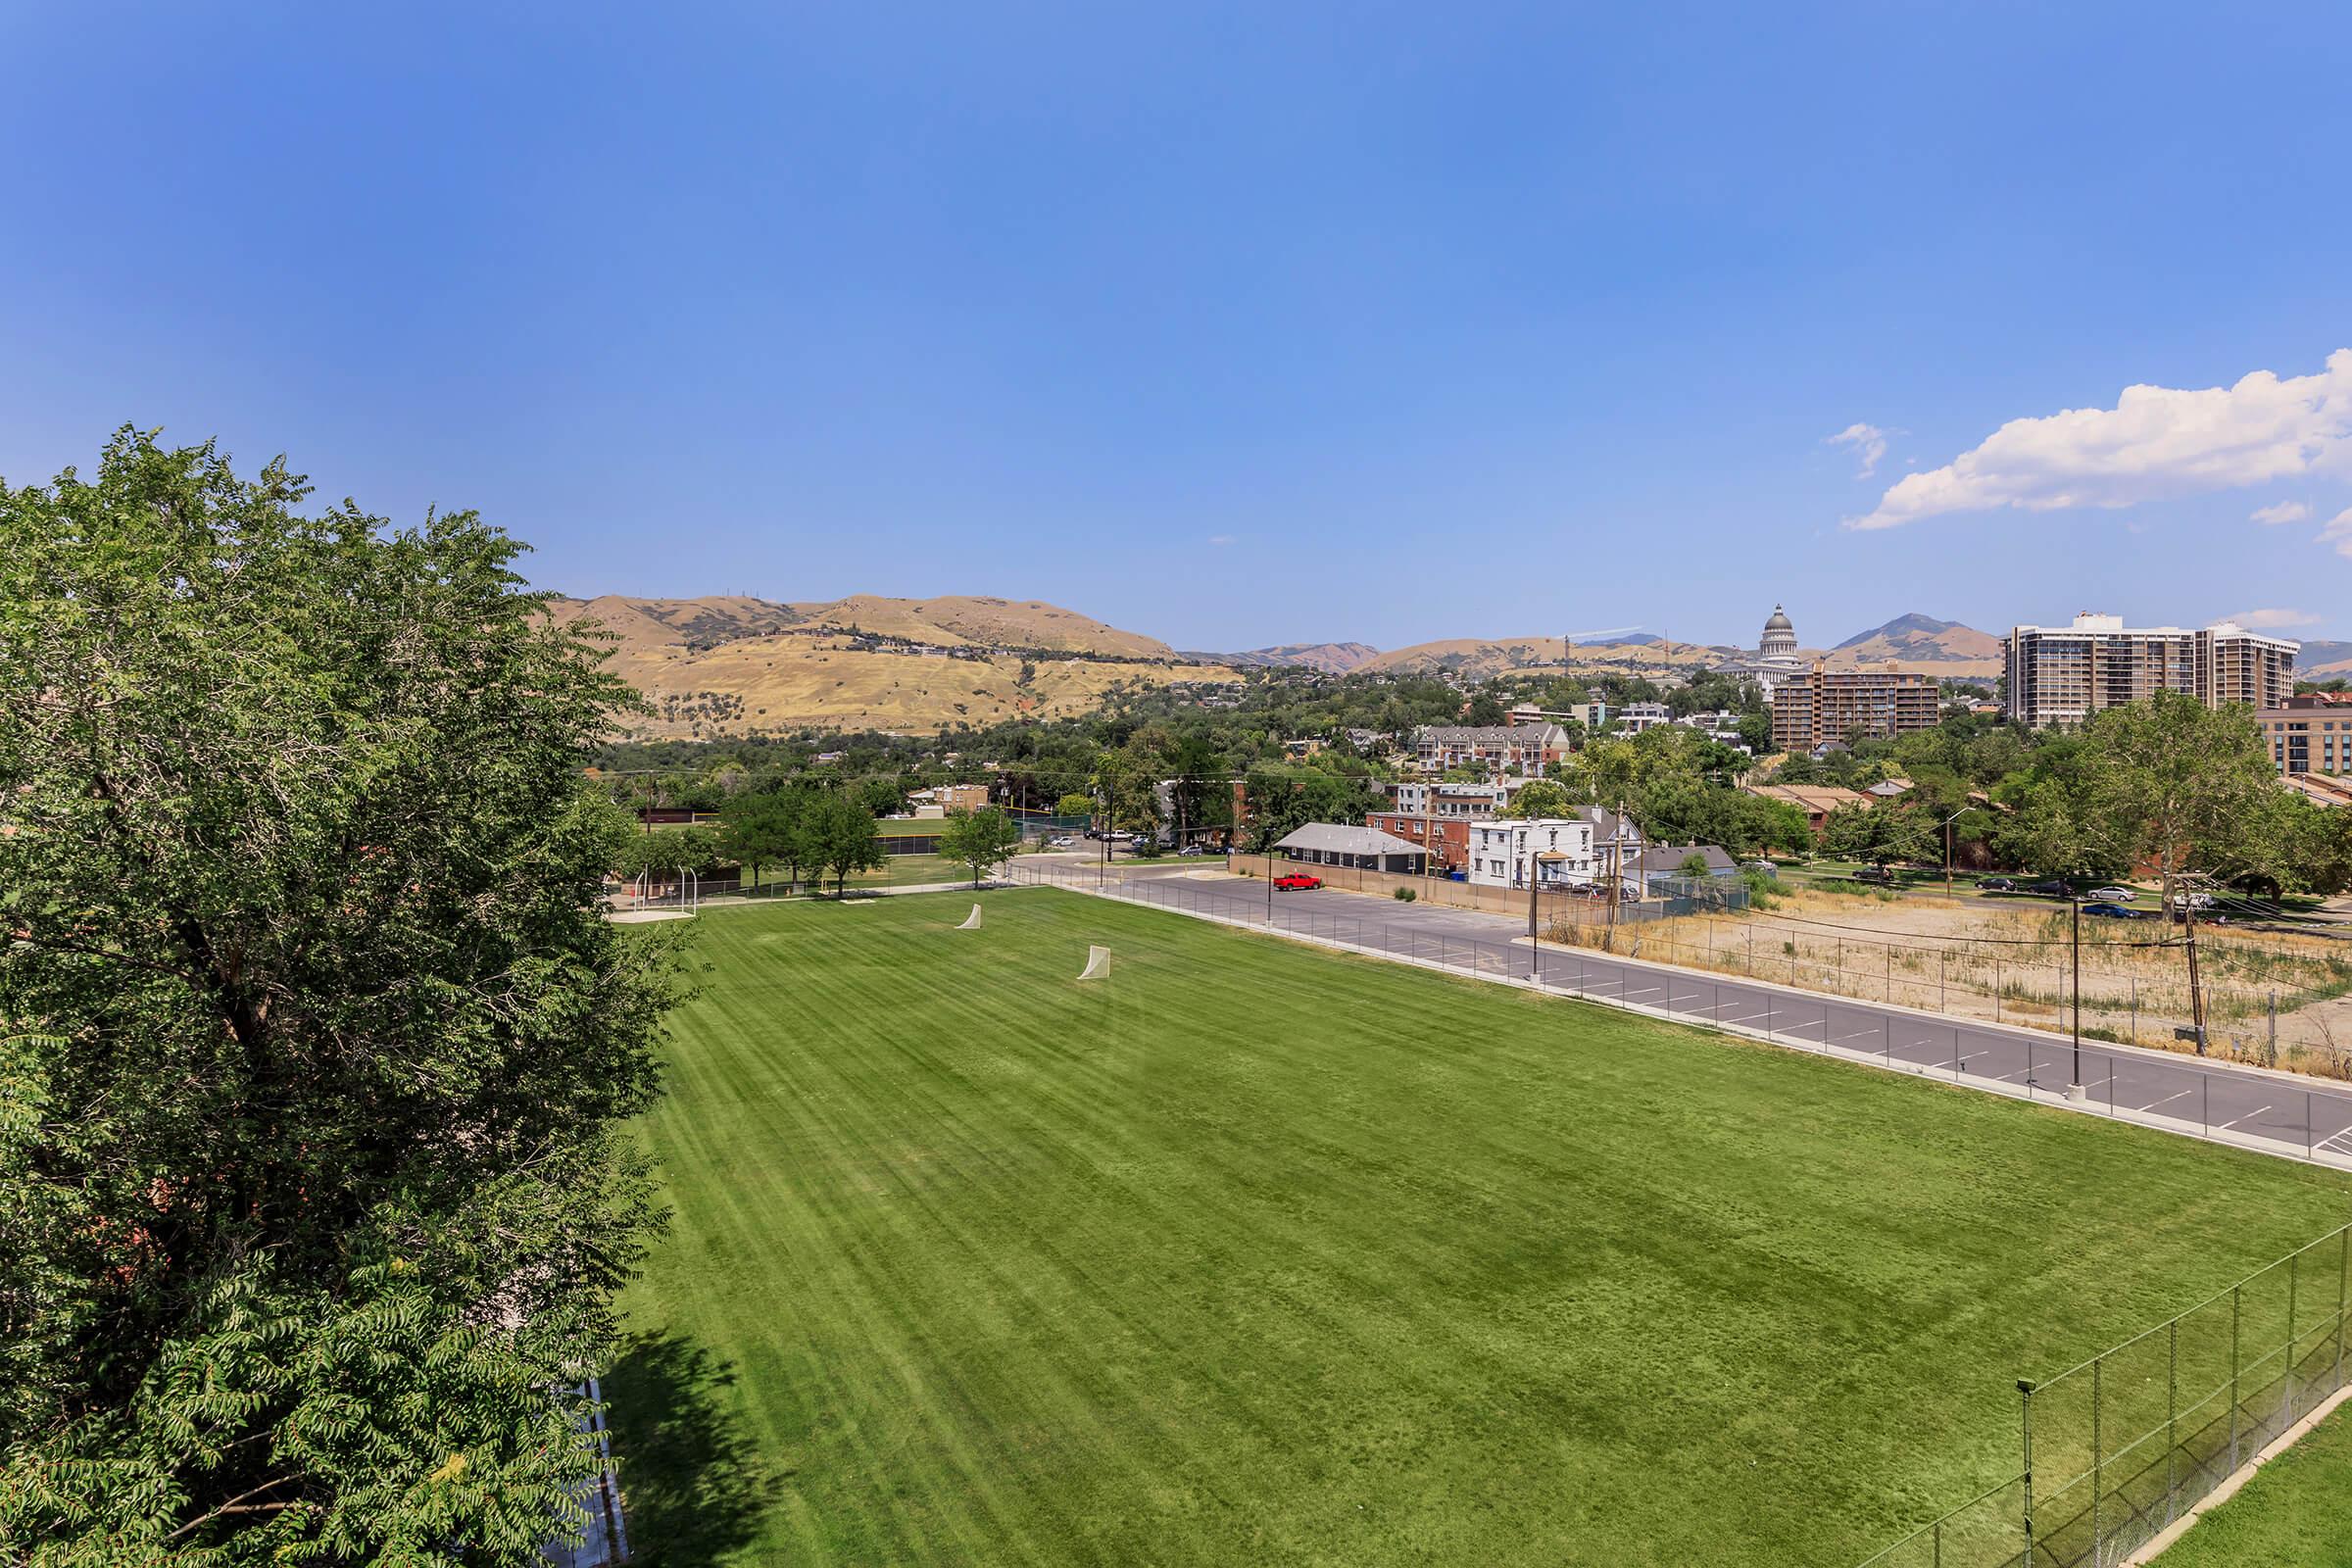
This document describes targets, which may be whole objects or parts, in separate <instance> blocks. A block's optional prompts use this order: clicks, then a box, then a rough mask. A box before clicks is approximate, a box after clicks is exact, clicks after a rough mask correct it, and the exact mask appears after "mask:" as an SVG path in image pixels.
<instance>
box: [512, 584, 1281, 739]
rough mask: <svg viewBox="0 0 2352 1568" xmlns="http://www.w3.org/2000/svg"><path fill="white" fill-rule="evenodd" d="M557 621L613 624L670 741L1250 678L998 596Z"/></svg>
mask: <svg viewBox="0 0 2352 1568" xmlns="http://www.w3.org/2000/svg"><path fill="white" fill-rule="evenodd" d="M551 613H552V614H553V615H554V616H555V618H556V619H558V620H561V621H571V620H578V619H583V618H585V619H592V620H594V621H595V622H597V624H598V625H599V626H600V627H601V628H602V629H603V630H604V632H605V633H606V634H607V635H608V636H609V638H610V639H611V641H610V644H609V646H610V647H611V648H612V651H613V670H614V672H615V673H617V674H619V675H620V676H622V677H623V678H624V679H626V680H627V681H628V682H629V683H630V684H631V685H633V686H635V687H636V688H637V689H638V690H639V691H641V692H643V693H644V694H645V695H646V699H647V701H648V702H650V703H651V704H652V705H653V709H654V714H653V717H652V718H651V719H650V720H641V721H639V722H637V723H635V724H633V725H632V726H631V729H632V731H633V732H636V733H642V734H646V735H650V736H654V737H662V738H676V737H685V736H721V735H742V734H746V733H749V732H750V731H753V730H792V729H802V728H818V729H883V730H895V731H899V732H902V733H907V734H928V733H931V732H934V731H937V730H940V729H943V728H946V727H948V726H950V725H953V724H960V723H972V724H987V723H993V722H996V721H998V720H1000V719H1006V718H1017V717H1020V716H1022V715H1024V714H1027V715H1032V716H1036V717H1043V718H1054V717H1059V716H1062V715H1064V714H1070V713H1079V712H1084V711H1088V710H1089V709H1092V708H1094V707H1097V706H1098V705H1100V704H1101V702H1102V701H1103V696H1104V694H1105V693H1107V692H1108V691H1109V690H1110V689H1111V688H1112V687H1114V686H1117V685H1119V684H1121V683H1122V682H1131V681H1141V682H1145V683H1149V684H1154V685H1165V684H1169V683H1172V682H1179V681H1190V682H1219V683H1221V682H1230V681H1236V680H1239V679H1240V678H1241V676H1240V675H1239V673H1238V672H1236V671H1234V670H1231V669H1227V668H1224V667H1222V666H1218V665H1202V664H1189V663H1183V662H1177V661H1176V659H1175V656H1174V655H1173V654H1172V653H1171V652H1170V651H1169V650H1168V648H1167V645H1166V644H1164V643H1161V642H1159V641H1158V640H1157V639H1155V638H1151V637H1144V636H1140V635H1138V634H1136V633H1134V632H1125V631H1120V630H1119V629H1118V628H1116V627H1113V626H1107V625H1104V624H1103V622H1101V621H1098V620H1094V619H1091V618H1089V617H1088V616H1085V615H1081V614H1078V613H1075V612H1072V611H1067V610H1061V609H1058V608H1056V607H1054V606H1052V605H1041V604H1035V603H1028V604H1022V603H1015V602H1011V601H1005V600H997V599H968V598H960V597H957V598H944V599H929V600H910V599H882V598H877V597H874V596H870V595H858V596H856V597H854V598H851V599H844V600H838V601H833V602H829V603H825V604H810V605H778V604H771V603H769V602H768V601H766V600H761V599H749V598H743V597H740V596H733V595H713V596H711V597H710V598H704V599H631V598H623V597H620V596H618V595H608V596H606V597H604V598H601V599H595V600H585V601H583V600H577V599H559V600H557V601H556V602H555V604H554V605H553V606H552V607H551ZM852 628H855V630H852ZM1020 650H1049V651H1052V652H1053V653H1054V657H1040V658H1030V657H1027V656H1026V655H1025V654H1024V653H1023V652H1021V651H1020Z"/></svg>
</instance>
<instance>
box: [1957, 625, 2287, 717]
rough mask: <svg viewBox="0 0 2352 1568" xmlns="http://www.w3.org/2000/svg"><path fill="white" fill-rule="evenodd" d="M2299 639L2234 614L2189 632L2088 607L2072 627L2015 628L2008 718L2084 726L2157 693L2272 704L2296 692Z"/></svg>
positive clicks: (2005, 653) (2007, 655)
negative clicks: (2248, 624)
mask: <svg viewBox="0 0 2352 1568" xmlns="http://www.w3.org/2000/svg"><path fill="white" fill-rule="evenodd" d="M2301 647H2302V645H2301V644H2300V643H2295V642H2290V641H2288V640H2286V639H2285V638H2281V637H2265V636H2262V635H2261V634H2259V633H2257V632H2250V631H2248V630H2246V628H2245V627H2243V626H2240V625H2237V624H2236V623H2234V622H2232V621H2220V622H2217V623H2216V624H2214V625H2211V626H2208V627H2206V628H2204V629H2203V630H2202V631H2190V630H2188V629H2187V628H2185V627H2181V626H2126V625H2125V624H2124V617H2123V616H2121V615H2100V614H2092V613H2087V612H2085V613H2082V614H2080V615H2077V616H2076V617H2075V619H2074V623H2073V624H2072V625H2068V626H2018V627H2015V628H2013V629H2012V630H2011V631H2010V633H2009V635H2008V636H2007V637H2006V638H2004V639H2002V642H2001V657H2002V662H2003V663H2004V664H2005V666H2006V667H2007V670H2008V676H2009V694H2008V710H2009V716H2010V717H2011V718H2013V719H2016V720H2018V721H2019V722H2021V723H2024V724H2028V725H2031V726H2032V727H2033V728H2035V729H2042V728H2045V727H2047V726H2049V725H2051V724H2079V723H2081V722H2082V720H2084V719H2086V718H2088V717H2089V716H2090V715H2091V714H2093V713H2095V712H2097V711H2100V710H2101V709H2104V708H2119V707H2121V706H2123V705H2124V704H2126V703H2131V702H2136V701H2138V700H2140V699H2141V698H2145V697H2152V696H2154V695H2155V694H2156V693H2158V692H2185V693H2187V694H2188V695H2190V696H2192V697H2194V698H2196V699H2197V700H2198V701H2199V702H2202V703H2204V704H2205V705H2206V706H2207V707H2209V708H2219V707H2220V706H2221V705H2222V704H2224V703H2246V704H2249V705H2251V706H2252V707H2255V708H2276V707H2278V705H2279V704H2280V703H2282V702H2284V701H2285V700H2286V698H2287V697H2289V696H2290V695H2292V694H2293V692H2294V689H2295V655H2296V653H2297V652H2299V651H2300V649H2301Z"/></svg>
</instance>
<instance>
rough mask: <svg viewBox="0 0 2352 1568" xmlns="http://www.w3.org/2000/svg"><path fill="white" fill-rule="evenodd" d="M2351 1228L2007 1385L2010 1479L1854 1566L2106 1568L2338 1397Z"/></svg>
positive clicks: (2351, 1263) (2351, 1270) (2351, 1277)
mask: <svg viewBox="0 0 2352 1568" xmlns="http://www.w3.org/2000/svg"><path fill="white" fill-rule="evenodd" d="M2348 1290H2352V1226H2345V1227H2344V1228H2342V1229H2340V1230H2336V1231H2331V1232H2329V1233H2328V1234H2327V1235H2326V1236H2323V1237H2321V1238H2320V1239H2319V1240H2318V1241H2316V1242H2313V1243H2311V1244H2310V1245H2309V1246H2307V1247H2304V1248H2302V1249H2300V1250H2297V1251H2294V1252H2291V1253H2289V1254H2287V1255H2286V1256H2285V1257H2282V1258H2280V1259H2278V1261H2277V1262H2275V1263H2272V1264H2270V1265H2269V1266H2268V1267H2266V1268H2263V1269H2260V1270H2257V1271H2256V1272H2255V1273H2252V1274H2249V1275H2247V1276H2246V1277H2245V1278H2244V1279H2242V1280H2240V1281H2238V1282H2237V1283H2236V1284H2235V1285H2232V1286H2230V1287H2229V1289H2228V1290H2226V1291H2223V1292H2221V1293H2219V1294H2218V1295H2215V1296H2213V1297H2210V1298H2208V1299H2205V1300H2203V1301H2200V1302H2198V1303H2197V1304H2196V1305H2195V1306H2192V1307H2190V1308H2189V1309H2188V1310H2186V1311H2185V1312H2182V1313H2180V1314H2179V1315H2178V1316H2175V1317H2172V1318H2168V1319H2166V1320H2165V1321H2164V1322H2162V1323H2159V1324H2157V1325H2156V1326H2155V1327H2154V1328H2151V1329H2149V1330H2147V1331H2146V1332H2144V1333H2142V1334H2139V1335H2136V1336H2134V1337H2133V1338H2131V1339H2129V1340H2126V1341H2124V1342H2123V1343H2122V1344H2121V1345H2116V1346H2112V1347H2110V1348H2107V1349H2105V1350H2102V1351H2100V1352H2099V1353H2098V1354H2097V1355H2094V1356H2092V1357H2091V1358H2090V1359H2089V1360H2087V1361H2084V1362H2082V1364H2080V1365H2079V1366H2074V1367H2070V1368H2068V1369H2067V1370H2066V1371H2064V1372H2061V1373H2059V1374H2058V1375H2057V1376H2055V1377H2051V1378H2044V1379H2042V1380H2040V1381H2038V1382H2035V1381H2034V1380H2031V1379H2024V1380H2021V1381H2020V1382H2019V1383H2018V1385H2017V1390H2018V1394H2017V1402H2018V1437H2019V1446H2018V1451H2019V1458H2020V1462H2021V1464H2022V1469H2021V1470H2020V1472H2019V1473H2018V1474H2017V1475H2016V1476H2013V1477H2010V1478H2007V1479H2005V1480H2003V1481H2002V1482H2001V1483H2000V1484H1999V1485H1997V1486H1995V1487H1993V1488H1991V1489H1990V1490H1988V1491H1986V1492H1985V1493H1984V1494H1983V1495H1980V1496H1977V1497H1974V1498H1971V1499H1970V1500H1969V1501H1968V1502H1966V1503H1963V1504H1962V1505H1961V1506H1959V1507H1958V1508H1955V1509H1953V1510H1952V1511H1951V1512H1950V1513H1948V1514H1945V1515H1944V1516H1943V1517H1941V1518H1939V1519H1936V1520H1935V1521H1933V1522H1931V1523H1929V1524H1927V1525H1923V1526H1922V1527H1920V1529H1918V1530H1917V1531H1915V1532H1914V1533H1912V1534H1911V1535H1909V1536H1906V1537H1904V1538H1903V1539H1902V1540H1901V1541H1898V1542H1896V1543H1895V1544H1892V1545H1890V1546H1888V1547H1887V1548H1886V1549H1885V1550H1883V1551H1881V1552H1879V1553H1878V1554H1877V1555H1876V1556H1873V1557H1870V1558H1868V1559H1866V1561H1865V1562H1864V1563H1863V1564H1862V1568H2114V1565H2115V1564H2118V1563H2121V1562H2123V1561H2125V1560H2126V1559H2127V1558H2129V1557H2130V1556H2131V1554H2132V1553H2133V1552H2134V1551H2136V1550H2138V1549H2139V1548H2140V1547H2141V1546H2144V1545H2146V1544H2148V1543H2149V1542H2150V1541H2152V1540H2154V1539H2155V1538H2156V1537H2157V1536H2158V1535H2160V1534H2161V1533H2163V1531H2164V1530H2165V1529H2166V1528H2167V1527H2168V1526H2170V1525H2172V1524H2173V1523H2175V1522H2176V1521H2178V1520H2179V1519H2180V1518H2181V1517H2182V1516H2184V1515H2185V1514H2186V1513H2187V1512H2188V1511H2189V1510H2190V1509H2191V1508H2193V1507H2195V1506H2196V1504H2197V1503H2198V1502H2199V1501H2200V1500H2202V1499H2203V1498H2204V1497H2206V1496H2208V1495H2211V1494H2212V1492H2213V1491H2214V1489H2215V1488H2217V1487H2219V1486H2220V1485H2221V1484H2222V1483H2223V1482H2224V1481H2225V1480H2227V1479H2229V1476H2230V1475H2232V1474H2234V1473H2235V1472H2236V1471H2237V1470H2239V1469H2240V1468H2242V1467H2243V1466H2244V1465H2246V1464H2248V1463H2249V1462H2251V1461H2252V1460H2253V1458H2254V1456H2255V1455H2256V1454H2258V1453H2260V1452H2261V1451H2262V1450H2263V1449H2264V1448H2265V1447H2266V1446H2269V1445H2270V1444H2272V1443H2274V1442H2276V1441H2277V1440H2278V1438H2280V1437H2282V1436H2283V1435H2285V1433H2286V1432H2287V1431H2288V1430H2289V1429H2290V1428H2292V1427H2293V1426H2294V1425H2295V1423H2296V1422H2297V1421H2299V1420H2301V1419H2302V1418H2303V1417H2304V1416H2306V1415H2308V1414H2309V1413H2310V1412H2311V1411H2312V1410H2313V1409H2315V1408H2316V1407H2317V1406H2318V1405H2319V1404H2320V1403H2321V1402H2322V1401H2324V1400H2326V1399H2327V1397H2329V1396H2331V1395H2333V1394H2334V1393H2335V1392H2336V1391H2337V1390H2338V1389H2341V1388H2343V1387H2344V1385H2345V1373H2346V1361H2345V1328H2346V1322H2345V1304H2346V1297H2347V1291H2348Z"/></svg>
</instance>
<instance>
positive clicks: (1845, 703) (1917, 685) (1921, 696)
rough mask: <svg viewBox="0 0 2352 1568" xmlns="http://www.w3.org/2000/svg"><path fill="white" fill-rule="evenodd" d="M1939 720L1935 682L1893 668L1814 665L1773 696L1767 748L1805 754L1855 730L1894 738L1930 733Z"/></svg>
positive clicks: (1782, 683)
mask: <svg viewBox="0 0 2352 1568" xmlns="http://www.w3.org/2000/svg"><path fill="white" fill-rule="evenodd" d="M1940 717H1941V710H1940V709H1939V707H1938V706H1937V704H1936V682H1935V680H1934V679H1933V678H1932V677H1930V676H1927V675H1921V674H1917V673H1914V672H1912V671H1909V670H1900V669H1896V668H1894V667H1893V666H1892V665H1888V666H1886V667H1884V668H1880V669H1831V668H1830V667H1829V666H1828V665H1826V664H1824V663H1822V662H1819V661H1816V662H1814V664H1813V667H1812V668H1811V669H1809V670H1807V671H1805V673H1804V674H1803V675H1802V676H1800V677H1796V678H1792V679H1789V680H1785V681H1782V682H1781V683H1780V684H1779V685H1778V686H1777V687H1775V688H1774V689H1773V693H1772V746H1773V750H1774V751H1779V752H1809V751H1812V750H1813V749H1814V748H1815V747H1818V746H1822V745H1825V744H1827V743H1828V742H1830V741H1842V740H1844V739H1845V738H1846V737H1847V736H1849V735H1852V734H1854V733H1856V732H1857V731H1858V732H1860V733H1861V734H1864V735H1870V736H1893V735H1902V734H1906V733H1908V732H1909V731H1911V730H1915V729H1934V728H1935V727H1936V724H1937V722H1938V721H1939V720H1940Z"/></svg>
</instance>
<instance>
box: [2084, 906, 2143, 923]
mask: <svg viewBox="0 0 2352 1568" xmlns="http://www.w3.org/2000/svg"><path fill="white" fill-rule="evenodd" d="M2082 912H2083V913H2084V914H2095V915H2098V916H2100V917H2101V918H2104V919H2108V920H2136V919H2138V918H2139V917H2140V914H2139V911H2138V910H2137V909H2127V908H2125V907H2123V906H2122V905H2120V904H2106V903H2101V904H2085V905H2084V906H2082Z"/></svg>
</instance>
